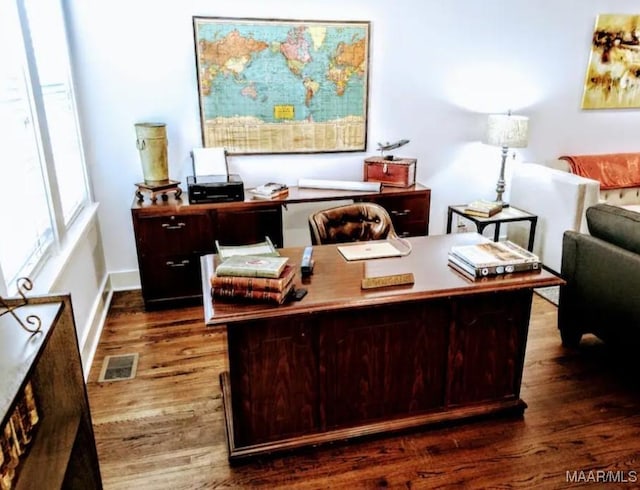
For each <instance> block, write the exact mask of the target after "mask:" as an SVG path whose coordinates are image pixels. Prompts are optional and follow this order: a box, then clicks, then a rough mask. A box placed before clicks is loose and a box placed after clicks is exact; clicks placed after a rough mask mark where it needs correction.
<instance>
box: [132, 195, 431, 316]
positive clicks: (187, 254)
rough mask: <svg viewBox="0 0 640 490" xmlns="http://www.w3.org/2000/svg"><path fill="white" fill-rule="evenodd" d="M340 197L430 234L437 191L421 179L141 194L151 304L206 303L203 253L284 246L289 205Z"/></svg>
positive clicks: (402, 228) (145, 282) (408, 230)
mask: <svg viewBox="0 0 640 490" xmlns="http://www.w3.org/2000/svg"><path fill="white" fill-rule="evenodd" d="M340 199H353V200H354V201H371V202H377V203H378V204H380V205H382V206H383V207H384V208H385V209H387V211H388V212H389V214H390V215H391V219H392V220H393V224H394V227H395V229H396V231H397V232H398V234H399V235H401V236H418V235H427V234H428V233H429V209H430V205H431V190H430V189H428V188H426V187H423V186H421V185H419V184H416V185H415V186H412V187H409V188H391V187H389V188H384V189H383V190H382V191H381V192H375V193H369V192H357V191H339V190H318V189H303V188H298V187H292V188H290V190H289V196H287V197H286V198H285V199H281V200H274V201H257V200H249V199H247V200H245V201H239V202H225V203H213V204H190V203H189V201H188V199H187V197H186V195H185V194H183V196H182V199H175V196H173V195H172V196H170V197H169V198H168V199H167V200H166V201H164V200H157V201H156V202H151V201H149V200H144V201H138V200H137V199H136V200H135V201H134V203H133V205H132V208H131V213H132V218H133V229H134V233H135V240H136V248H137V252H138V267H139V270H140V279H141V283H142V296H143V298H144V303H145V307H146V308H147V309H153V308H159V307H163V306H178V305H180V304H192V303H199V302H202V289H201V287H200V256H202V255H205V254H210V253H213V252H215V241H216V240H218V241H219V242H220V243H223V244H225V245H245V244H249V243H255V242H259V241H262V240H264V237H265V236H268V237H269V238H271V240H272V241H273V243H274V245H275V246H276V247H282V245H283V229H282V207H283V206H286V205H287V204H293V203H304V202H321V201H335V200H340Z"/></svg>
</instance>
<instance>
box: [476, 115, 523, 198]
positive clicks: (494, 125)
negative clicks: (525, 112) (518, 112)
mask: <svg viewBox="0 0 640 490" xmlns="http://www.w3.org/2000/svg"><path fill="white" fill-rule="evenodd" d="M528 130H529V118H528V117H525V116H514V115H512V114H511V111H509V113H508V114H491V115H489V118H488V120H487V134H486V139H485V143H486V144H488V145H493V146H500V147H502V163H501V164H500V177H498V183H497V185H496V193H497V195H496V202H497V203H499V204H500V205H502V207H507V206H508V204H506V203H505V202H504V201H503V200H502V194H503V193H504V189H505V185H504V167H505V164H506V162H507V152H508V151H509V148H525V147H526V146H527V133H528Z"/></svg>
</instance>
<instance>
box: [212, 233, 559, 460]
mask: <svg viewBox="0 0 640 490" xmlns="http://www.w3.org/2000/svg"><path fill="white" fill-rule="evenodd" d="M481 240H484V241H486V238H483V237H481V236H480V235H478V234H475V233H458V234H454V235H438V236H433V237H414V238H410V239H409V241H410V242H411V243H412V246H413V250H412V252H411V253H410V254H409V255H407V256H404V257H396V258H391V259H376V260H370V261H355V262H346V261H345V260H344V259H343V258H342V256H341V254H340V252H339V251H338V250H337V247H336V246H335V245H323V246H316V247H314V251H313V254H314V255H313V256H314V260H315V267H314V273H313V274H312V275H311V276H310V277H309V278H305V281H304V283H301V281H300V280H299V279H298V280H297V283H298V286H302V287H304V288H306V289H307V290H308V293H307V295H306V296H305V297H304V298H303V299H302V301H300V302H288V303H285V304H283V305H278V306H275V305H270V304H261V303H233V302H231V301H225V300H214V301H212V300H209V301H207V302H205V305H204V312H205V320H206V322H207V324H208V325H210V326H212V327H215V326H218V325H219V326H224V327H225V328H226V331H227V349H228V356H229V359H228V361H229V362H228V367H229V370H228V371H226V372H223V373H222V374H221V386H222V395H223V401H224V413H225V420H226V425H227V436H228V443H229V459H230V460H231V461H239V460H243V459H246V458H250V457H254V456H259V455H263V454H267V453H275V452H281V451H289V450H292V449H295V448H299V447H304V446H314V445H319V444H325V443H329V442H335V441H341V440H346V439H351V438H356V437H361V436H370V435H373V434H381V433H390V432H394V431H399V430H407V429H411V428H414V427H419V426H425V425H429V424H437V423H442V422H446V421H453V420H463V419H470V418H474V417H479V416H487V415H490V414H498V413H504V412H512V413H522V412H523V410H524V409H525V407H526V404H525V402H524V401H523V400H522V399H520V383H521V378H522V370H523V365H524V356H525V348H526V343H527V334H528V326H529V316H530V311H531V299H532V294H533V293H532V291H533V288H534V287H542V286H551V285H558V284H562V283H563V281H562V280H561V279H559V278H558V277H556V276H554V275H553V274H551V273H549V272H547V271H540V272H529V273H527V272H523V273H518V274H507V275H504V276H498V277H495V278H483V279H480V280H477V281H471V280H468V279H466V278H465V277H463V276H462V275H460V274H458V273H457V272H455V271H454V270H453V269H452V268H450V267H449V266H448V265H447V254H448V252H449V250H450V249H451V247H452V246H454V245H463V244H469V243H478V242H479V241H481ZM301 254H302V249H301V248H285V249H283V250H281V255H283V256H286V257H290V258H291V259H292V260H293V261H295V260H298V258H299V257H300V256H301ZM214 260H215V257H214V256H205V257H203V258H202V270H203V272H202V287H203V291H205V294H207V296H209V294H208V292H209V291H210V281H209V279H210V277H211V275H212V274H213V272H214V263H215V262H214ZM406 272H413V274H414V276H415V283H414V284H413V285H406V286H397V287H387V288H380V289H370V290H362V289H361V288H360V284H361V280H362V279H363V278H364V277H376V276H384V275H389V274H394V273H406Z"/></svg>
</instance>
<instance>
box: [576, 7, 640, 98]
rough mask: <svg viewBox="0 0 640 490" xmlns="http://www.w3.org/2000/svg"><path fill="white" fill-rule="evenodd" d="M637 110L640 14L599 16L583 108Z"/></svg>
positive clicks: (592, 45) (639, 65) (588, 69)
mask: <svg viewBox="0 0 640 490" xmlns="http://www.w3.org/2000/svg"><path fill="white" fill-rule="evenodd" d="M633 107H640V15H618V14H602V15H599V16H598V18H597V20H596V27H595V31H594V33H593V38H592V41H591V56H590V57H589V66H588V67H587V75H586V77H585V82H584V93H583V95H582V108H583V109H628V108H633Z"/></svg>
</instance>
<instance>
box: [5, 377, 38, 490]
mask: <svg viewBox="0 0 640 490" xmlns="http://www.w3.org/2000/svg"><path fill="white" fill-rule="evenodd" d="M39 419H40V418H39V416H38V409H37V407H36V401H35V398H34V395H33V387H32V386H31V382H28V383H27V384H26V385H25V387H24V391H23V392H22V394H21V395H20V396H19V397H18V399H17V402H16V407H15V409H14V410H13V412H12V414H11V416H10V417H9V419H8V421H7V423H6V424H5V425H4V427H2V431H1V432H0V488H2V489H5V488H13V486H12V485H13V481H14V479H15V478H16V475H17V472H18V469H19V463H20V457H21V456H22V455H23V454H24V453H25V452H26V451H27V448H28V446H29V443H30V442H31V439H32V437H33V431H34V429H35V427H36V425H37V423H38V421H39Z"/></svg>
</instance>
